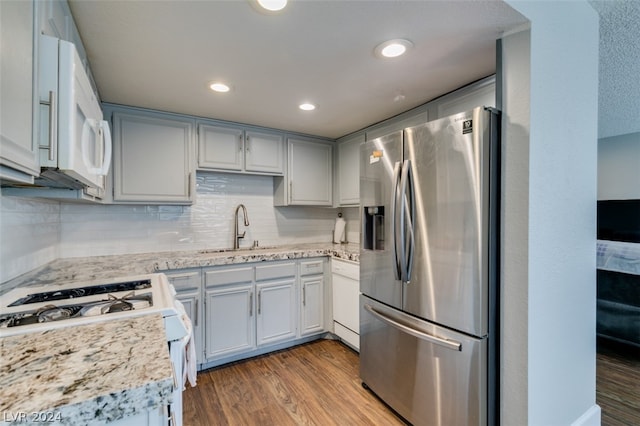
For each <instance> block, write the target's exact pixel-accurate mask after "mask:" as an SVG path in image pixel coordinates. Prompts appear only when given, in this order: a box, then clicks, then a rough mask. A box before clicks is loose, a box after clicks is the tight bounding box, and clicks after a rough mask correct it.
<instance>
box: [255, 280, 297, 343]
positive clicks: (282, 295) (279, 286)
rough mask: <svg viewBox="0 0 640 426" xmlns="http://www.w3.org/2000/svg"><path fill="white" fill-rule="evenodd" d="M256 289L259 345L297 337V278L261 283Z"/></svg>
mask: <svg viewBox="0 0 640 426" xmlns="http://www.w3.org/2000/svg"><path fill="white" fill-rule="evenodd" d="M256 291H257V293H258V300H257V308H256V309H257V313H258V316H257V342H258V346H263V345H268V344H272V343H276V342H281V341H284V340H290V339H293V338H295V337H296V292H295V278H288V279H284V280H278V281H275V282H268V283H259V284H256Z"/></svg>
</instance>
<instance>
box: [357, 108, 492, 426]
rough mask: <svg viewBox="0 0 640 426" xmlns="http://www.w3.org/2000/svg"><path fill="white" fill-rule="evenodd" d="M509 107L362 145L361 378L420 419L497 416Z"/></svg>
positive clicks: (457, 421) (477, 420)
mask: <svg viewBox="0 0 640 426" xmlns="http://www.w3.org/2000/svg"><path fill="white" fill-rule="evenodd" d="M499 117H500V116H499V113H498V112H497V111H496V110H493V109H491V108H484V107H479V108H475V109H473V110H472V111H469V112H465V113H460V114H456V115H453V116H450V117H447V118H442V119H439V120H434V121H430V122H427V123H425V124H423V125H420V126H416V127H411V128H407V129H404V130H403V131H399V132H396V133H393V134H390V135H388V136H384V137H380V138H378V139H374V140H371V141H368V142H365V143H364V144H363V145H362V146H361V156H360V197H361V209H360V211H361V223H362V241H361V249H360V291H361V293H362V294H361V296H360V377H361V379H362V382H363V385H364V386H365V387H367V388H369V389H370V390H371V391H373V392H374V393H375V394H377V395H378V396H379V397H380V398H381V399H382V400H384V401H385V402H386V403H387V404H388V405H389V406H390V407H391V408H393V409H394V410H395V411H396V412H397V413H398V414H400V415H401V416H402V417H404V418H405V419H406V420H408V421H409V422H410V423H413V424H415V425H447V426H450V425H493V424H498V419H497V418H496V415H497V414H496V413H497V410H496V406H497V401H496V396H497V389H496V388H497V373H498V371H497V370H498V366H497V364H498V360H497V354H498V341H499V339H498V335H497V331H498V330H497V319H498V315H497V314H498V310H497V309H498V308H497V304H498V294H497V290H498V279H497V273H498V247H497V246H498V241H499V240H498V234H499V220H498V219H499V218H498V212H499V208H498V203H499V197H500V190H499V168H500V160H499V126H500V124H499V122H500V120H499Z"/></svg>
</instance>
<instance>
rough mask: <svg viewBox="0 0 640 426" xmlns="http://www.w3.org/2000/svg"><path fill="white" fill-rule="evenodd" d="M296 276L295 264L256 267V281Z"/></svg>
mask: <svg viewBox="0 0 640 426" xmlns="http://www.w3.org/2000/svg"><path fill="white" fill-rule="evenodd" d="M295 275H296V264H295V262H290V263H277V264H275V265H261V266H256V281H262V280H271V279H274V278H283V277H293V276H295Z"/></svg>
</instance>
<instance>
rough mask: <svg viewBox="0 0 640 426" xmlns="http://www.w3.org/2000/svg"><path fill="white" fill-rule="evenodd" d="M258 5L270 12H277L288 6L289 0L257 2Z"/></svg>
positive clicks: (258, 0)
mask: <svg viewBox="0 0 640 426" xmlns="http://www.w3.org/2000/svg"><path fill="white" fill-rule="evenodd" d="M256 1H257V2H258V5H260V7H262V8H263V9H265V10H268V11H269V12H277V11H279V10H282V9H284V8H285V7H286V6H287V0H256Z"/></svg>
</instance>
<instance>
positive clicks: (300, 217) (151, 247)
mask: <svg viewBox="0 0 640 426" xmlns="http://www.w3.org/2000/svg"><path fill="white" fill-rule="evenodd" d="M196 183H197V194H196V201H195V203H194V204H193V205H191V206H148V205H140V206H137V205H100V204H80V203H67V202H62V203H60V202H56V201H46V200H38V199H27V198H19V197H6V196H3V197H2V198H1V200H2V201H1V204H0V213H1V214H2V216H1V222H0V225H1V226H0V230H1V237H0V247H1V250H2V262H1V271H2V272H1V275H0V282H4V281H6V280H8V279H11V278H14V277H16V276H18V275H20V274H22V273H25V272H28V271H30V270H32V269H34V268H36V267H39V266H41V265H43V264H46V263H48V262H49V261H51V260H54V259H56V258H58V257H61V258H66V257H83V256H100V255H111V254H126V253H141V252H157V251H177V250H202V249H219V248H230V247H232V245H233V241H232V240H233V223H234V212H235V209H236V207H237V206H238V204H240V203H242V204H244V205H245V206H246V208H247V212H248V216H249V222H250V224H249V226H248V227H245V226H244V224H243V223H242V219H243V218H242V213H240V218H239V223H240V232H243V231H246V236H245V238H244V239H242V240H241V241H240V246H241V247H249V246H251V245H252V244H253V241H254V240H257V241H259V244H260V245H261V246H268V245H278V244H295V243H307V242H329V241H331V239H332V231H333V227H334V223H335V218H336V217H337V213H338V211H342V212H343V214H344V218H345V219H346V221H347V237H348V239H349V241H351V242H357V241H358V236H359V221H358V209H357V208H344V209H339V210H338V209H334V208H322V207H299V206H291V207H274V206H273V178H271V177H268V176H252V175H239V174H226V173H210V172H202V173H200V172H199V173H198V175H197V182H196Z"/></svg>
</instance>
